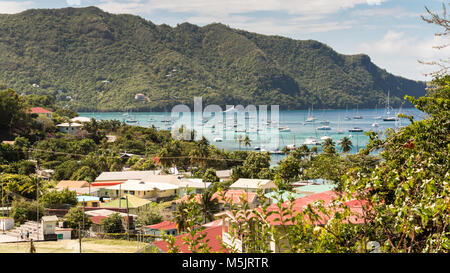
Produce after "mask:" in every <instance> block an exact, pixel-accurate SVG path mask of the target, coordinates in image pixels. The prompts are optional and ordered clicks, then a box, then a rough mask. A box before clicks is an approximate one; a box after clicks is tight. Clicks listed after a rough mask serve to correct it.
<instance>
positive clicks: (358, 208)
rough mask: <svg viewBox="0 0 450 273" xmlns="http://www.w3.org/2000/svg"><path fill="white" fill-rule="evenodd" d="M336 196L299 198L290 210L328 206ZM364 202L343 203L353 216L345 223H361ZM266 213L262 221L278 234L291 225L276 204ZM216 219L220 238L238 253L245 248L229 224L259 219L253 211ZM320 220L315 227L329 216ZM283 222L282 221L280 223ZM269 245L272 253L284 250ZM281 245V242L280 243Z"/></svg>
mask: <svg viewBox="0 0 450 273" xmlns="http://www.w3.org/2000/svg"><path fill="white" fill-rule="evenodd" d="M337 196H338V195H337V194H336V193H335V192H334V191H326V192H322V193H318V194H312V195H308V196H304V197H301V198H298V199H296V200H295V201H294V202H293V204H292V210H293V213H294V215H295V214H296V213H298V212H301V211H302V210H303V208H304V207H305V206H306V205H308V204H311V203H313V202H315V201H318V200H322V201H323V203H324V206H325V207H326V206H328V204H330V203H331V202H332V201H333V200H334V199H336V198H337ZM363 203H364V202H363V201H360V200H356V199H353V200H349V201H347V202H344V205H347V206H348V207H349V208H350V211H351V212H352V213H353V215H351V216H349V217H348V218H347V220H346V221H348V222H349V223H352V224H361V223H363V219H362V217H360V216H361V215H362V213H363V212H362V204H363ZM282 207H285V208H288V207H289V204H288V203H287V202H285V203H283V204H282ZM255 210H256V211H258V212H261V211H262V210H261V208H256V209H255ZM267 213H268V214H269V216H268V217H266V218H265V219H264V221H265V222H266V223H268V224H270V225H271V226H273V227H274V228H276V229H277V230H278V231H277V232H279V234H283V233H284V230H286V229H285V227H286V226H289V225H292V224H293V222H292V218H290V217H292V216H291V214H286V215H283V216H280V214H281V213H282V211H281V210H280V208H279V207H278V205H277V204H272V205H270V206H269V207H268V208H267ZM235 215H237V216H239V217H238V218H236V217H235ZM215 216H216V217H217V218H220V219H222V223H223V224H222V228H223V229H222V238H223V242H224V244H225V245H228V246H230V247H232V248H234V249H235V250H237V251H238V252H242V250H243V248H245V246H243V245H242V242H241V241H240V239H239V238H233V237H232V236H231V235H230V234H229V233H228V230H230V227H231V223H232V222H233V221H234V222H236V221H246V219H248V218H250V217H260V216H259V213H255V211H254V210H251V211H241V212H238V213H237V214H232V213H231V212H230V211H224V212H220V213H217V214H216V215H215ZM320 216H322V218H321V219H320V220H315V221H314V224H315V225H319V226H320V225H324V224H326V223H327V221H328V220H329V219H330V218H329V217H330V216H327V215H324V214H320ZM282 220H283V221H282ZM267 243H268V244H269V245H270V249H271V250H272V251H273V252H283V251H284V249H283V248H282V247H281V246H282V244H276V243H275V242H274V241H270V242H267ZM281 243H282V242H281Z"/></svg>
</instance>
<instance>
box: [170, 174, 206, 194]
mask: <svg viewBox="0 0 450 273" xmlns="http://www.w3.org/2000/svg"><path fill="white" fill-rule="evenodd" d="M174 184H175V185H177V186H178V189H179V193H178V196H179V197H183V196H185V195H186V194H187V193H188V191H189V190H190V191H191V193H197V194H200V193H203V192H205V190H207V189H208V188H209V187H210V186H211V185H212V183H211V182H203V179H199V178H182V179H177V181H175V183H174Z"/></svg>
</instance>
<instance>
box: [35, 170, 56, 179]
mask: <svg viewBox="0 0 450 273" xmlns="http://www.w3.org/2000/svg"><path fill="white" fill-rule="evenodd" d="M36 173H37V175H38V176H39V177H40V178H41V179H45V180H50V179H51V178H52V177H53V174H54V173H55V170H50V169H45V170H37V171H36Z"/></svg>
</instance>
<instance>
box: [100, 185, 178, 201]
mask: <svg viewBox="0 0 450 273" xmlns="http://www.w3.org/2000/svg"><path fill="white" fill-rule="evenodd" d="M105 190H107V191H108V192H109V196H110V197H113V198H114V197H120V196H125V195H127V194H128V195H133V196H136V197H139V198H143V199H153V198H163V197H170V196H175V195H177V193H178V191H177V190H178V186H176V185H173V184H169V183H162V182H161V183H159V182H145V181H142V180H128V181H126V182H124V183H122V184H119V185H114V186H110V187H107V188H105Z"/></svg>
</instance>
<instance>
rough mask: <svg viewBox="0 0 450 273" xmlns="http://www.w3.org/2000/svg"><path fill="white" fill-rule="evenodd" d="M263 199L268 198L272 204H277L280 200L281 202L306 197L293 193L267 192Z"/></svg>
mask: <svg viewBox="0 0 450 273" xmlns="http://www.w3.org/2000/svg"><path fill="white" fill-rule="evenodd" d="M264 196H265V197H267V198H270V200H271V201H272V203H278V201H280V198H281V199H282V202H284V201H287V200H289V198H290V197H294V199H297V198H300V197H303V196H306V194H301V193H295V192H290V191H280V192H275V191H273V192H269V193H266V194H264Z"/></svg>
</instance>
